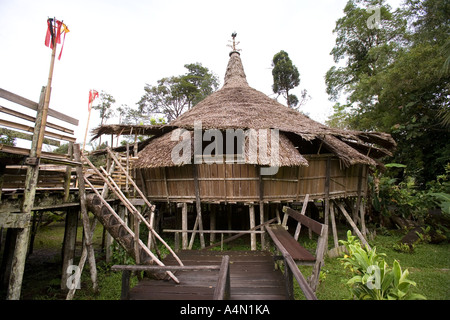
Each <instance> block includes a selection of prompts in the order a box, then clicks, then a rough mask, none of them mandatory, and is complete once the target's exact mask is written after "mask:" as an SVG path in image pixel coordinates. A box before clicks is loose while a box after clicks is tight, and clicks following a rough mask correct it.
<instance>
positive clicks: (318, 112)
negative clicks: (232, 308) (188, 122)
mask: <svg viewBox="0 0 450 320" xmlns="http://www.w3.org/2000/svg"><path fill="white" fill-rule="evenodd" d="M346 2H347V0H316V1H306V0H304V1H301V0H276V1H266V0H257V1H252V0H239V1H235V0H226V1H213V0H209V1H206V0H189V1H181V0H164V1H161V0H158V1H152V0H145V1H136V0H128V1H118V0H89V1H84V0H77V1H73V0H72V1H65V0H39V1H36V0H0V48H1V50H0V88H3V89H5V90H8V91H12V92H14V93H16V94H19V95H21V96H24V97H26V98H28V99H31V100H34V101H38V100H39V93H40V90H41V87H42V86H45V85H46V84H47V78H48V70H49V65H50V57H51V50H50V49H49V48H47V47H46V46H45V45H44V39H45V34H46V30H47V23H46V21H47V18H48V17H55V18H56V19H58V20H63V21H64V23H66V24H67V26H68V28H69V29H70V32H69V33H68V34H67V36H66V41H65V45H64V50H63V54H62V58H61V60H60V61H58V60H57V61H56V63H55V69H54V75H53V84H52V95H51V101H50V108H53V109H56V110H58V111H61V112H64V113H66V114H67V115H69V116H72V117H75V118H77V119H79V121H80V124H79V126H78V128H76V130H75V133H76V136H77V142H80V143H82V142H83V138H84V132H85V129H86V122H87V117H88V108H87V105H88V92H89V90H90V89H96V90H97V91H99V92H100V91H101V90H104V91H105V92H107V93H109V94H111V95H113V96H114V98H115V99H116V101H117V104H116V106H120V105H121V104H127V105H128V106H135V104H136V102H137V101H139V99H140V97H141V96H142V95H143V93H144V90H143V88H144V86H145V84H146V83H148V84H151V85H154V84H156V81H157V80H158V79H161V78H163V77H166V76H176V75H181V74H183V73H185V72H186V69H185V68H184V65H185V64H187V63H195V62H200V63H201V64H202V65H203V66H205V67H207V68H209V69H210V70H211V71H212V72H213V73H215V74H216V75H217V76H218V77H219V79H220V81H221V85H222V84H223V78H224V75H225V70H226V66H227V63H228V58H229V56H228V54H229V52H230V50H231V49H230V48H229V47H227V44H228V40H231V33H232V32H234V31H236V32H237V34H238V35H237V38H236V40H237V41H240V44H239V46H238V48H240V49H242V51H241V59H242V62H243V65H244V70H245V73H246V75H247V81H248V83H249V85H250V86H251V87H253V88H255V89H257V90H259V91H262V92H264V93H265V94H267V95H271V94H272V89H271V86H272V83H273V79H272V74H271V60H272V58H273V56H274V54H276V53H277V52H279V51H280V50H284V51H286V52H288V54H289V56H290V58H291V60H292V61H293V63H294V65H296V66H297V68H298V70H299V72H300V78H301V82H300V86H299V87H298V88H297V89H296V90H294V92H293V93H294V94H297V95H298V96H299V95H300V91H301V90H303V89H306V90H308V93H309V94H310V95H311V100H310V101H309V102H308V103H307V104H306V105H305V106H304V107H303V108H302V111H303V112H305V113H306V114H309V116H310V117H311V118H313V119H314V120H316V121H319V122H322V123H323V122H324V121H325V120H326V119H327V117H328V116H329V115H331V113H332V105H333V103H332V102H330V101H329V100H328V96H327V94H326V92H325V82H324V76H325V73H326V71H327V70H328V69H329V68H330V67H331V66H333V64H334V62H333V59H332V56H330V54H329V53H330V51H331V49H332V48H333V46H334V43H335V35H334V34H333V33H332V31H333V29H334V27H335V22H336V20H337V19H338V18H340V17H341V16H342V15H343V9H344V7H345V4H346ZM390 2H393V3H397V2H398V1H390ZM57 53H58V54H59V49H58V51H57ZM279 101H280V102H281V103H283V104H285V101H283V99H282V98H279ZM0 105H3V106H5V107H11V106H12V105H11V104H8V101H5V100H3V99H0ZM25 110H26V109H24V110H20V111H22V112H25ZM0 117H2V118H6V117H5V116H4V115H3V114H0ZM52 121H53V120H52ZM53 122H57V121H53ZM108 123H117V120H116V121H114V119H111V120H109V121H108ZM98 124H99V115H98V113H97V112H96V111H94V112H93V113H92V116H91V121H90V126H89V127H90V129H92V128H94V127H96V126H97V125H98Z"/></svg>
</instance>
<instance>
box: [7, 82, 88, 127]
mask: <svg viewBox="0 0 450 320" xmlns="http://www.w3.org/2000/svg"><path fill="white" fill-rule="evenodd" d="M0 98H3V99H6V100H9V101H11V102H14V103H17V104H20V105H21V106H24V107H27V108H29V109H32V110H36V111H37V110H38V104H37V103H36V102H34V101H31V100H29V99H27V98H24V97H21V96H19V95H17V94H15V93H12V92H9V91H7V90H4V89H1V88H0ZM48 115H49V116H51V117H53V118H56V119H59V120H62V121H65V122H67V123H70V124H73V125H74V126H78V122H79V121H78V120H77V119H75V118H72V117H69V116H68V115H65V114H63V113H61V112H59V111H56V110H53V109H51V108H49V109H48Z"/></svg>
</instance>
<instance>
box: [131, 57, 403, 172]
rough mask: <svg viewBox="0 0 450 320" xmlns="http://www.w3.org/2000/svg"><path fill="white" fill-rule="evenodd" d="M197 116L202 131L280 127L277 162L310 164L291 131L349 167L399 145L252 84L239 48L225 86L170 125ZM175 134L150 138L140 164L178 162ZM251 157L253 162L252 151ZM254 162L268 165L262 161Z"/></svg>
mask: <svg viewBox="0 0 450 320" xmlns="http://www.w3.org/2000/svg"><path fill="white" fill-rule="evenodd" d="M195 121H201V125H202V128H203V130H207V129H219V130H226V129H243V130H246V129H256V130H258V129H278V130H279V132H280V134H279V136H280V148H279V160H278V164H279V165H282V166H298V165H307V161H306V160H305V158H304V157H303V156H302V155H301V150H299V149H297V148H296V147H295V146H294V144H293V143H292V142H291V141H290V140H289V138H287V135H290V134H295V135H297V136H299V137H301V139H302V140H303V141H310V142H313V141H315V142H320V144H323V145H324V146H325V147H326V148H327V149H328V150H329V151H331V152H333V153H334V154H336V155H337V156H338V157H339V158H340V159H341V160H342V161H343V163H344V164H345V165H346V166H348V165H353V164H369V165H377V161H376V159H378V158H379V157H381V156H384V155H390V151H389V149H392V148H394V147H395V146H396V143H395V141H394V140H393V139H392V137H391V136H390V135H389V134H385V133H379V132H362V131H352V130H341V129H334V128H330V127H327V126H325V125H323V124H321V123H319V122H316V121H314V120H312V119H310V118H309V117H308V116H306V115H304V114H302V113H300V112H298V111H295V110H293V109H291V108H288V107H286V106H284V105H282V104H280V103H279V102H277V101H276V100H274V99H271V98H269V97H268V96H266V95H265V94H264V93H262V92H260V91H257V90H255V89H253V88H251V87H250V86H249V85H248V83H247V80H246V76H245V72H244V68H243V66H242V62H241V58H240V55H239V53H238V52H232V53H231V54H230V60H229V62H228V66H227V71H226V74H225V82H224V85H223V87H222V88H221V89H220V90H218V91H216V92H214V93H213V94H211V95H210V96H208V97H207V98H205V99H204V100H202V101H201V102H199V103H198V104H197V105H196V106H195V107H193V108H192V109H191V110H189V111H187V112H186V113H184V114H182V115H181V116H179V117H178V118H177V119H175V120H173V121H172V122H171V123H170V124H169V126H170V128H175V127H176V128H183V129H186V130H189V131H192V130H193V129H194V122H195ZM170 137H171V133H170V132H168V133H165V134H163V135H162V136H159V137H156V138H154V139H153V140H152V141H150V142H149V143H148V145H147V146H146V147H145V148H144V149H143V150H142V151H141V152H140V153H139V160H137V161H136V162H135V165H136V167H138V168H149V167H164V166H174V165H176V164H174V163H173V162H172V159H171V151H172V148H173V147H174V146H175V145H176V144H177V143H178V141H171V139H170ZM372 150H374V151H375V152H373V151H372ZM367 154H369V155H370V156H367ZM246 162H247V163H252V162H251V161H249V157H248V156H246ZM255 164H260V165H267V163H261V162H258V163H255Z"/></svg>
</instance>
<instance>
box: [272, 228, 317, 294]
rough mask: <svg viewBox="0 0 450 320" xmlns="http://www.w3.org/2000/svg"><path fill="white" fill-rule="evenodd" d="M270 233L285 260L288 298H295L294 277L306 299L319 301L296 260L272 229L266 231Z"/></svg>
mask: <svg viewBox="0 0 450 320" xmlns="http://www.w3.org/2000/svg"><path fill="white" fill-rule="evenodd" d="M266 230H267V232H268V233H269V235H270V237H271V238H272V241H273V242H274V243H275V245H276V246H277V248H278V250H279V251H280V252H281V254H282V255H283V258H284V265H285V270H284V276H285V279H286V287H287V291H288V296H289V297H290V298H293V282H292V280H293V279H292V276H294V277H295V279H296V280H297V282H298V285H299V286H300V289H301V290H302V291H303V294H304V295H305V297H306V299H308V300H317V297H316V294H315V293H314V291H313V290H312V289H311V287H310V286H309V284H308V282H307V281H306V279H305V277H304V276H303V274H302V273H301V272H300V270H299V269H298V266H297V264H296V263H295V261H294V259H292V257H291V255H290V254H289V252H288V251H287V250H286V248H284V246H283V244H282V243H281V242H280V241H279V240H278V238H277V237H276V236H275V235H274V234H273V231H272V230H271V229H270V228H267V229H266Z"/></svg>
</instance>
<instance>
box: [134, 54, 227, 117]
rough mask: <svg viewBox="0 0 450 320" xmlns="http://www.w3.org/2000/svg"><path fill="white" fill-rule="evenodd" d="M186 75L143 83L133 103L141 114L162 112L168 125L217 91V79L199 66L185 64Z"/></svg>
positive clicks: (198, 64)
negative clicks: (138, 95)
mask: <svg viewBox="0 0 450 320" xmlns="http://www.w3.org/2000/svg"><path fill="white" fill-rule="evenodd" d="M185 68H187V69H188V73H186V74H184V75H181V76H172V77H166V78H162V79H160V80H158V81H157V85H156V86H152V85H149V84H146V85H145V87H144V91H145V93H144V95H143V96H142V97H141V100H140V101H139V102H138V103H137V104H138V106H139V111H140V112H141V113H143V114H148V115H149V114H153V113H162V114H163V115H164V116H165V117H166V118H167V121H168V122H170V121H172V120H174V119H175V118H177V117H178V116H180V115H181V114H182V113H183V112H185V111H186V110H189V109H191V108H192V107H193V106H195V105H196V104H197V103H198V102H200V101H201V100H203V99H204V98H205V97H206V96H207V95H209V94H211V93H212V92H214V91H215V90H217V88H218V83H219V82H218V79H217V76H215V75H213V74H212V73H211V72H210V71H209V70H208V68H205V67H203V66H202V65H201V64H200V63H195V64H186V65H185Z"/></svg>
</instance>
